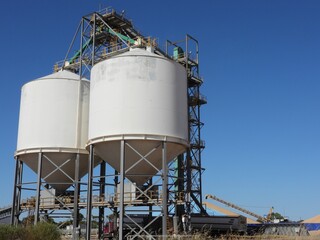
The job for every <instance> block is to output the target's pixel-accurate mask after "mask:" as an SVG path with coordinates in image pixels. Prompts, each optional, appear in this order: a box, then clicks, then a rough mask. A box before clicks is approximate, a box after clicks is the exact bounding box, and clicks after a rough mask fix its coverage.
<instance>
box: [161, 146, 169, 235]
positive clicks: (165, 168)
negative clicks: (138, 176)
mask: <svg viewBox="0 0 320 240" xmlns="http://www.w3.org/2000/svg"><path fill="white" fill-rule="evenodd" d="M167 189H168V165H167V143H166V142H163V143H162V239H163V240H165V239H166V237H167V217H168V209H167V202H168V196H167Z"/></svg>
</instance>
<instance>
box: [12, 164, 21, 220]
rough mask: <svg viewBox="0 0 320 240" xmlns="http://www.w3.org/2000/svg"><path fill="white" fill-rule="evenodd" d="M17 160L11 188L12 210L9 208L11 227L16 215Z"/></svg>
mask: <svg viewBox="0 0 320 240" xmlns="http://www.w3.org/2000/svg"><path fill="white" fill-rule="evenodd" d="M19 162H20V161H19V159H16V168H15V174H14V186H13V199H12V208H11V225H14V224H15V218H16V214H17V209H18V206H17V183H18V176H19Z"/></svg>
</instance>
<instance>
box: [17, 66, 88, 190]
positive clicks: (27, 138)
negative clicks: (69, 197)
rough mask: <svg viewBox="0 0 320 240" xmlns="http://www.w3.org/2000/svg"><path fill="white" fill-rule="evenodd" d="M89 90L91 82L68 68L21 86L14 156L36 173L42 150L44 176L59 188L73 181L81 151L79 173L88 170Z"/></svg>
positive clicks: (62, 188) (65, 186) (53, 185)
mask: <svg viewBox="0 0 320 240" xmlns="http://www.w3.org/2000/svg"><path fill="white" fill-rule="evenodd" d="M89 91H90V82H89V81H88V80H85V79H82V80H81V81H80V77H79V75H77V74H74V73H71V72H69V71H61V72H57V73H54V74H51V75H48V76H45V77H42V78H39V79H36V80H34V81H31V82H28V83H26V84H25V85H24V86H23V87H22V91H21V103H20V116H19V130H18V144H17V151H16V153H15V156H16V158H19V160H21V161H22V162H24V163H25V164H26V165H27V166H29V167H30V168H31V169H32V170H33V171H35V172H36V173H37V171H38V168H37V167H38V153H40V152H41V153H43V155H44V157H43V164H42V172H41V173H42V174H41V175H42V178H43V179H44V180H45V181H46V182H47V183H49V184H50V185H51V186H52V187H54V188H55V189H57V190H58V191H64V190H65V189H67V188H68V187H69V186H70V185H71V184H72V182H73V181H72V180H74V177H75V158H76V156H77V154H78V153H79V154H80V168H79V175H80V177H81V176H83V175H85V174H86V173H87V171H88V170H87V165H88V161H87V159H88V152H87V151H86V149H85V144H86V142H87V140H88V111H89Z"/></svg>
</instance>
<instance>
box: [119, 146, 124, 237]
mask: <svg viewBox="0 0 320 240" xmlns="http://www.w3.org/2000/svg"><path fill="white" fill-rule="evenodd" d="M124 177H125V141H124V140H121V146H120V214H119V215H120V216H119V240H122V239H123V220H124V213H125V211H124Z"/></svg>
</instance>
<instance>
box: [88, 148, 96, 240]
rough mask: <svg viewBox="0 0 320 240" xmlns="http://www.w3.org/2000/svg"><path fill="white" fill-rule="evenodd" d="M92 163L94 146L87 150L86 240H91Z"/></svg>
mask: <svg viewBox="0 0 320 240" xmlns="http://www.w3.org/2000/svg"><path fill="white" fill-rule="evenodd" d="M93 161H94V146H93V144H91V145H90V149H89V164H88V169H89V172H88V193H87V227H86V229H87V231H86V239H87V240H90V239H91V217H92V212H91V211H92V173H93Z"/></svg>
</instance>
